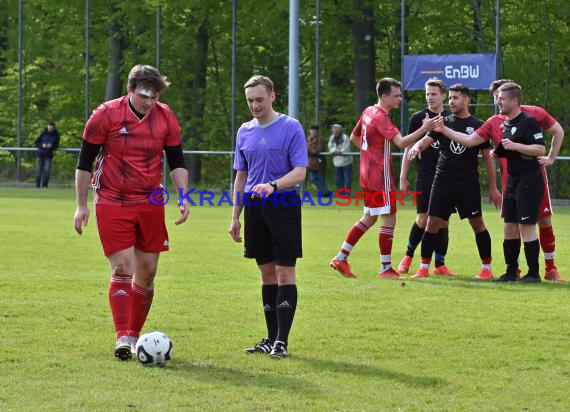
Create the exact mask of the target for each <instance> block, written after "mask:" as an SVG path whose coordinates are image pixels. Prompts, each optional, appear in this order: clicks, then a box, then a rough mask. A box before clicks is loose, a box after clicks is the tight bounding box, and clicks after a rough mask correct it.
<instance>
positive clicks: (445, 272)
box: [433, 266, 457, 276]
mask: <svg viewBox="0 0 570 412" xmlns="http://www.w3.org/2000/svg"><path fill="white" fill-rule="evenodd" d="M433 274H434V275H439V276H455V275H456V274H457V273H455V272H454V271H453V270H451V269H449V268H448V267H447V266H436V267H435V268H434V270H433Z"/></svg>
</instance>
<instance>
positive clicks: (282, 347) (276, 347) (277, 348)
mask: <svg viewBox="0 0 570 412" xmlns="http://www.w3.org/2000/svg"><path fill="white" fill-rule="evenodd" d="M269 355H270V356H271V357H272V358H276V359H281V358H286V357H287V356H289V354H288V353H287V345H286V344H285V342H281V341H280V340H276V341H275V343H274V344H273V348H272V349H271V353H270V354H269Z"/></svg>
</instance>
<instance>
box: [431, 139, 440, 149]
mask: <svg viewBox="0 0 570 412" xmlns="http://www.w3.org/2000/svg"><path fill="white" fill-rule="evenodd" d="M431 147H433V148H434V149H437V150H439V140H436V141H435V142H433V143H432V144H431Z"/></svg>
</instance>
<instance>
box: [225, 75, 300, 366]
mask: <svg viewBox="0 0 570 412" xmlns="http://www.w3.org/2000/svg"><path fill="white" fill-rule="evenodd" d="M244 89H245V97H246V100H247V105H248V107H249V110H250V112H251V114H252V116H253V119H252V120H251V121H249V122H247V123H244V124H242V125H241V127H240V129H239V131H238V133H237V138H236V148H235V160H234V169H236V171H237V174H236V179H235V183H234V194H233V204H234V206H233V211H232V223H231V225H230V228H229V233H230V236H231V237H232V239H233V240H234V241H236V242H241V241H242V238H241V234H240V230H241V223H240V215H241V211H242V209H244V223H245V227H244V237H245V242H244V256H245V257H246V258H251V259H255V261H256V263H257V266H258V267H259V270H260V272H261V282H262V286H261V297H262V301H263V311H264V314H265V323H266V324H267V337H265V338H263V339H261V341H260V342H259V343H256V344H255V345H254V346H252V347H251V348H247V349H245V352H246V353H252V354H253V353H263V354H269V355H271V356H273V357H276V358H284V357H286V356H287V355H288V353H287V343H288V338H289V331H290V330H291V325H292V324H293V317H294V316H295V308H296V307H297V285H296V284H295V264H296V261H297V258H300V257H302V255H303V251H302V239H301V205H300V199H299V195H298V193H297V189H298V187H299V183H301V182H303V181H304V180H305V173H306V169H307V166H308V159H307V142H306V141H305V133H304V131H303V128H302V127H301V124H300V123H299V122H298V121H297V120H296V119H294V118H292V117H289V116H286V115H284V114H280V113H277V112H276V111H275V110H273V102H274V101H275V92H274V90H273V82H272V81H271V79H269V78H268V77H265V76H259V75H256V76H253V77H251V78H250V79H249V80H248V81H247V82H246V83H245V85H244Z"/></svg>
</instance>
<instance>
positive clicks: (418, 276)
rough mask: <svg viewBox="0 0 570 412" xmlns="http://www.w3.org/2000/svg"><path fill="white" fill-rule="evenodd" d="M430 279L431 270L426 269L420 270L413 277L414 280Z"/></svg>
mask: <svg viewBox="0 0 570 412" xmlns="http://www.w3.org/2000/svg"><path fill="white" fill-rule="evenodd" d="M427 277H429V269H426V268H419V269H418V271H417V272H416V274H415V275H414V276H412V277H411V278H412V279H423V278H427Z"/></svg>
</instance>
